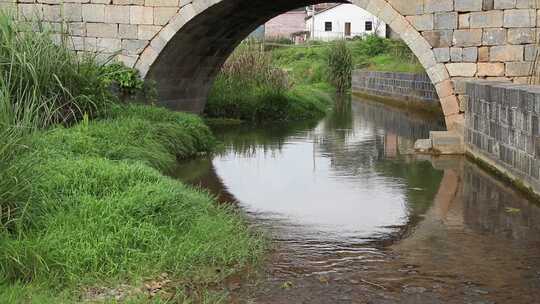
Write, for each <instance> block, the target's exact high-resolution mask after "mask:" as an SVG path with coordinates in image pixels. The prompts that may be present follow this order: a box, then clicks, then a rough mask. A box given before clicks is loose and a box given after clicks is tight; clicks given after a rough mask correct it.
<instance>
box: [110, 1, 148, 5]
mask: <svg viewBox="0 0 540 304" xmlns="http://www.w3.org/2000/svg"><path fill="white" fill-rule="evenodd" d="M112 3H113V4H114V5H144V0H112Z"/></svg>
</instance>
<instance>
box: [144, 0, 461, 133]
mask: <svg viewBox="0 0 540 304" xmlns="http://www.w3.org/2000/svg"><path fill="white" fill-rule="evenodd" d="M322 2H327V1H324V0H275V1H268V0H251V1H245V0H194V1H192V2H190V3H188V4H186V5H184V6H182V7H181V8H180V10H179V11H178V13H176V15H174V16H173V17H172V18H171V19H170V20H169V22H168V23H167V24H166V25H165V26H164V27H163V28H162V29H161V30H160V31H159V32H158V33H157V34H156V35H155V36H154V37H153V38H152V39H151V40H150V43H149V44H148V45H147V46H146V48H145V49H144V50H143V51H142V53H141V55H140V56H139V57H138V59H137V61H136V63H135V67H136V68H137V69H138V70H139V71H140V72H141V74H142V75H143V77H145V78H146V79H151V80H154V81H156V83H157V88H158V95H159V98H160V100H161V102H163V104H164V105H166V106H168V107H170V108H173V109H179V110H187V111H193V112H201V111H202V110H203V109H204V105H205V102H206V98H207V96H208V92H209V90H210V88H211V86H212V82H213V79H214V77H215V76H216V75H217V73H218V72H219V69H220V68H221V66H222V64H223V63H224V62H225V60H226V59H227V58H228V56H229V55H230V54H231V53H232V51H233V50H234V49H235V48H236V46H237V45H238V44H239V43H240V42H241V41H242V40H243V39H244V38H245V37H246V36H248V35H249V33H251V32H252V31H253V30H255V29H256V28H257V27H258V26H260V25H261V24H263V23H265V22H266V21H268V20H270V19H271V18H273V17H275V16H277V15H279V14H281V13H284V12H287V11H289V10H292V9H295V8H298V7H301V6H307V5H312V4H318V3H322ZM343 2H344V3H352V4H355V5H358V6H359V7H361V8H363V9H365V10H366V11H368V12H370V13H371V14H373V15H375V16H377V17H378V18H379V19H380V20H382V21H383V22H385V23H386V24H388V25H389V26H390V27H391V28H392V30H393V31H395V32H396V33H397V34H398V35H399V36H400V37H401V38H402V39H403V41H404V42H405V43H406V44H407V45H408V46H409V47H410V49H411V50H412V52H413V53H414V54H415V55H416V57H417V58H418V59H419V61H420V63H421V64H422V65H423V66H424V68H425V70H426V72H427V74H428V76H429V77H430V79H431V81H432V82H433V84H434V85H435V87H436V89H437V93H438V95H439V98H440V102H441V106H442V110H443V113H444V115H445V118H446V123H447V126H448V128H452V126H453V123H454V122H455V121H457V120H460V119H462V115H460V113H459V112H460V111H459V103H458V99H457V96H456V94H455V92H454V86H453V83H452V81H451V79H450V75H449V73H448V71H447V68H446V66H445V64H444V63H438V62H437V61H436V59H435V54H434V52H433V48H432V46H431V45H430V44H429V43H428V41H427V40H426V39H425V38H424V36H422V35H421V34H420V32H419V31H418V30H417V29H416V28H415V27H413V25H411V23H410V22H409V21H408V20H407V19H406V17H405V16H404V15H402V14H401V13H399V12H398V11H397V10H396V9H395V8H394V7H393V6H392V5H391V4H389V2H388V1H387V0H350V1H343ZM180 3H182V0H180Z"/></svg>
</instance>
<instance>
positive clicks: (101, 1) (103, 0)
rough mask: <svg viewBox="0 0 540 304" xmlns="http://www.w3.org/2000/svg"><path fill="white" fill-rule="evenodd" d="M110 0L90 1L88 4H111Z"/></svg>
mask: <svg viewBox="0 0 540 304" xmlns="http://www.w3.org/2000/svg"><path fill="white" fill-rule="evenodd" d="M111 2H112V0H90V3H96V4H111Z"/></svg>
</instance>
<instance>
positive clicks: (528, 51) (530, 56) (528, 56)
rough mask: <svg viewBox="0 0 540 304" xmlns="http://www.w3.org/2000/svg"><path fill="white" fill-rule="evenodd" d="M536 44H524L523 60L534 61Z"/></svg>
mask: <svg viewBox="0 0 540 304" xmlns="http://www.w3.org/2000/svg"><path fill="white" fill-rule="evenodd" d="M537 49H538V48H537V46H536V44H528V45H526V46H525V61H534V60H535V59H536V52H537Z"/></svg>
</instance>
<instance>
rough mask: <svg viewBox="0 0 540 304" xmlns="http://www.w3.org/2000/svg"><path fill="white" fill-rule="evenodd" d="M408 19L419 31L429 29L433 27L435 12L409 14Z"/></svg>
mask: <svg viewBox="0 0 540 304" xmlns="http://www.w3.org/2000/svg"><path fill="white" fill-rule="evenodd" d="M406 18H407V21H409V22H410V23H411V25H412V26H413V27H414V28H415V29H417V30H419V31H429V30H432V29H433V25H434V23H433V14H426V15H415V16H407V17H406Z"/></svg>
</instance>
